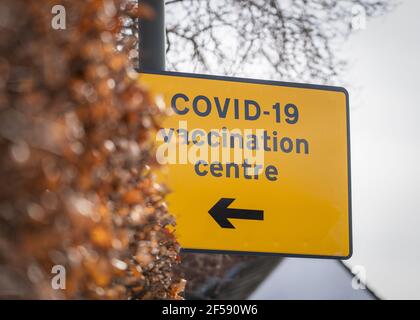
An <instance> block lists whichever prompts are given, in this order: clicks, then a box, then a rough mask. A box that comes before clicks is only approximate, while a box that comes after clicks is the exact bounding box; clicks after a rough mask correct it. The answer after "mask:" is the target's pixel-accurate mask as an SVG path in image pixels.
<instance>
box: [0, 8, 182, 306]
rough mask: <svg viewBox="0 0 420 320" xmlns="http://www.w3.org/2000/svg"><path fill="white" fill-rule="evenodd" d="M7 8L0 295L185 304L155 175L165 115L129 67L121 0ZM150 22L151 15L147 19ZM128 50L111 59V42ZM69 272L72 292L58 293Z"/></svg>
mask: <svg viewBox="0 0 420 320" xmlns="http://www.w3.org/2000/svg"><path fill="white" fill-rule="evenodd" d="M55 4H57V3H56V2H55V1H49V0H48V1H46V0H45V1H24V0H15V1H3V0H0V12H1V14H0V177H1V184H0V296H1V297H3V298H4V297H16V298H116V299H120V298H123V299H127V298H131V299H133V298H134V299H135V298H139V299H150V298H165V299H166V298H169V299H172V298H178V297H179V296H178V294H179V292H180V291H182V290H183V285H184V281H183V280H182V279H179V278H177V277H176V276H175V275H174V274H173V271H172V265H173V264H176V263H177V262H178V260H179V257H178V253H179V248H178V244H177V242H176V240H175V238H174V236H173V234H172V233H171V232H170V231H168V229H167V226H169V225H171V224H174V221H173V217H172V216H171V215H170V214H169V213H168V211H167V207H166V204H165V202H164V195H165V190H164V189H163V188H162V186H160V185H159V184H157V183H156V182H155V180H154V176H153V174H152V169H151V166H152V160H151V155H150V151H151V149H152V144H153V140H152V138H151V134H152V132H153V130H154V129H155V128H156V127H157V124H156V119H157V117H158V115H159V113H160V111H159V108H158V107H157V106H156V105H155V104H154V102H153V100H152V99H151V97H149V96H148V94H147V92H146V91H145V90H144V89H142V88H141V87H140V86H139V84H138V82H137V80H136V74H135V72H133V71H132V70H131V68H130V66H129V63H128V57H129V55H130V48H132V44H133V43H134V40H133V39H131V38H130V37H125V38H124V39H123V41H121V39H120V38H118V34H119V32H120V29H121V27H122V25H123V18H129V17H133V16H134V17H135V16H138V15H142V10H138V9H136V8H135V7H132V6H131V5H129V4H127V3H126V1H124V0H114V1H107V0H89V1H70V0H67V1H60V4H62V5H64V7H65V8H66V11H67V29H66V30H53V29H52V28H51V17H52V15H51V8H52V6H53V5H55ZM146 14H149V13H147V12H146ZM117 43H118V44H121V43H123V47H122V48H119V51H116V44H117ZM56 264H59V265H63V266H65V268H66V271H67V283H66V285H67V286H66V290H53V289H52V288H51V278H52V277H53V276H54V275H53V274H51V268H52V266H53V265H56Z"/></svg>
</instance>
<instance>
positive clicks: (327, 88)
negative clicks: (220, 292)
mask: <svg viewBox="0 0 420 320" xmlns="http://www.w3.org/2000/svg"><path fill="white" fill-rule="evenodd" d="M142 73H144V74H157V75H166V76H173V77H184V78H196V79H207V80H219V81H228V82H242V83H253V84H265V85H272V86H280V87H292V88H304V89H314V90H325V91H337V92H342V93H344V94H345V96H346V118H347V119H346V125H347V170H348V172H347V175H348V179H347V180H348V214H349V254H348V255H347V256H325V255H306V254H289V253H274V252H270V253H268V252H250V251H230V250H206V249H189V248H181V251H183V252H193V253H194V252H195V253H218V254H239V255H259V256H281V257H293V258H315V259H340V260H347V259H350V258H351V256H352V255H353V227H352V223H353V222H352V197H351V154H350V109H349V108H350V107H349V93H348V91H347V90H346V89H345V88H343V87H336V86H326V85H318V84H305V83H296V82H283V81H274V80H258V79H251V78H233V77H225V76H214V75H205V74H196V73H183V72H172V71H150V70H145V71H141V72H140V75H141V74H142Z"/></svg>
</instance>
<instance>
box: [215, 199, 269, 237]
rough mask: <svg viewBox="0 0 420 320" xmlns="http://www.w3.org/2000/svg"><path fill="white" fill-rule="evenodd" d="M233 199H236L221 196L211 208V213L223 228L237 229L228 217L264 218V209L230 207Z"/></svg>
mask: <svg viewBox="0 0 420 320" xmlns="http://www.w3.org/2000/svg"><path fill="white" fill-rule="evenodd" d="M233 201H235V199H231V198H221V199H220V200H219V201H217V203H216V204H215V205H214V206H213V207H212V208H211V209H210V210H209V213H210V215H211V216H212V217H213V219H214V220H215V221H216V222H217V223H218V224H219V226H221V227H222V228H230V229H235V227H234V226H233V224H231V223H230V222H229V220H228V219H245V220H264V211H263V210H248V209H232V208H228V206H229V205H230V204H231V203H232V202H233Z"/></svg>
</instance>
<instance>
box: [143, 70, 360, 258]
mask: <svg viewBox="0 0 420 320" xmlns="http://www.w3.org/2000/svg"><path fill="white" fill-rule="evenodd" d="M140 80H141V83H142V84H144V85H146V86H147V87H148V88H149V89H150V91H151V92H152V93H153V94H156V95H159V96H160V97H161V98H163V100H164V102H165V103H166V107H167V108H168V109H169V111H170V112H171V115H170V116H168V117H167V118H166V119H165V120H164V121H163V124H162V130H160V131H159V132H158V134H157V137H156V139H157V140H158V147H157V149H156V157H157V160H158V161H159V162H160V163H163V164H166V165H165V166H163V170H162V173H161V177H160V178H161V179H163V182H165V184H166V185H167V186H168V187H169V188H170V190H171V191H172V193H171V194H170V195H169V196H168V198H167V199H168V204H169V209H170V212H172V213H173V214H174V215H175V216H176V218H177V226H176V229H175V233H176V235H177V237H178V240H179V242H180V244H181V246H182V248H183V249H185V250H196V251H206V252H250V253H261V254H263V253H268V254H283V255H288V256H311V257H332V258H340V259H346V258H349V257H350V256H351V252H352V244H351V243H352V241H351V195H350V145H349V110H348V108H349V106H348V105H349V103H348V94H347V91H346V90H345V89H344V88H339V87H329V86H318V85H307V84H296V83H285V82H274V81H261V80H251V79H237V78H226V77H215V76H204V75H193V74H181V73H172V72H164V73H159V74H151V73H143V74H141V75H140Z"/></svg>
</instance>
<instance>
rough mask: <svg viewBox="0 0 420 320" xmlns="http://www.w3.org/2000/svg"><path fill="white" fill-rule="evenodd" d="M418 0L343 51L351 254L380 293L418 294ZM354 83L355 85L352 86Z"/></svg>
mask: <svg viewBox="0 0 420 320" xmlns="http://www.w3.org/2000/svg"><path fill="white" fill-rule="evenodd" d="M419 12H420V1H418V0H405V1H402V4H401V5H400V6H399V7H398V8H397V9H396V10H394V11H393V12H391V13H390V14H388V15H386V16H384V17H380V18H377V19H374V20H370V21H368V22H367V26H366V29H365V30H362V31H359V32H358V33H357V34H356V35H354V36H352V38H351V39H350V41H348V43H347V45H346V47H345V48H344V50H343V52H344V54H345V55H346V56H347V57H349V59H350V61H351V68H350V70H349V72H348V74H347V75H346V76H345V79H346V80H347V81H348V83H350V84H351V85H350V88H349V91H350V99H351V100H350V104H351V138H352V171H353V172H352V178H353V222H354V255H353V258H352V259H351V260H349V264H350V265H352V266H353V265H362V266H364V267H365V268H366V272H367V281H368V283H369V285H370V286H371V287H372V288H373V289H375V291H376V292H377V293H378V294H379V295H380V296H382V297H384V298H396V299H400V298H416V299H420V272H419V270H420V186H419V183H420V169H419V165H420V149H419V138H420V108H419V103H418V99H419V93H420V79H419V77H420V35H419V31H420V19H419ZM352 87H353V88H352Z"/></svg>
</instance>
